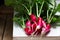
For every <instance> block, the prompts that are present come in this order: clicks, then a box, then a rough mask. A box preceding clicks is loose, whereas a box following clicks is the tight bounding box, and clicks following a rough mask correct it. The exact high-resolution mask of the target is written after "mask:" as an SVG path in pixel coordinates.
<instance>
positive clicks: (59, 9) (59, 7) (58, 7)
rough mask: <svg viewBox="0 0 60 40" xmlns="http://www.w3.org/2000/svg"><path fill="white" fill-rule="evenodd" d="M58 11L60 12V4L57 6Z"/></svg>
mask: <svg viewBox="0 0 60 40" xmlns="http://www.w3.org/2000/svg"><path fill="white" fill-rule="evenodd" d="M56 10H57V11H59V12H60V4H58V6H57V9H56Z"/></svg>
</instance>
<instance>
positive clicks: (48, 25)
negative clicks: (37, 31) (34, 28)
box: [41, 24, 51, 35]
mask: <svg viewBox="0 0 60 40" xmlns="http://www.w3.org/2000/svg"><path fill="white" fill-rule="evenodd" d="M50 28H51V26H50V24H47V26H46V27H43V28H42V32H41V34H43V35H45V34H46V33H47V32H49V31H50Z"/></svg>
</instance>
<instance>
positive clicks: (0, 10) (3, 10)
mask: <svg viewBox="0 0 60 40" xmlns="http://www.w3.org/2000/svg"><path fill="white" fill-rule="evenodd" d="M12 12H13V8H12V7H7V6H1V7H0V14H3V15H6V14H12Z"/></svg>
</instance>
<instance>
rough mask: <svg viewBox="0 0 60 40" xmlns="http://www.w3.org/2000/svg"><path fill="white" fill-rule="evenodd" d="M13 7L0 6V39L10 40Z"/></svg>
mask: <svg viewBox="0 0 60 40" xmlns="http://www.w3.org/2000/svg"><path fill="white" fill-rule="evenodd" d="M12 16H13V9H12V8H10V7H6V6H1V7H0V40H12V31H13V29H12V28H13V26H12V25H13V24H12V23H13V22H12Z"/></svg>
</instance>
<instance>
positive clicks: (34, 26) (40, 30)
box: [22, 1, 53, 36]
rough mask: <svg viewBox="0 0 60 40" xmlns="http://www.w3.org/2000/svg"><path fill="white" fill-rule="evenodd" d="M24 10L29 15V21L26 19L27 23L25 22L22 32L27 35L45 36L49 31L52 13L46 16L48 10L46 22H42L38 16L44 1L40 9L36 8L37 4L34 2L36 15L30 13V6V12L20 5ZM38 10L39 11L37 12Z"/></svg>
mask: <svg viewBox="0 0 60 40" xmlns="http://www.w3.org/2000/svg"><path fill="white" fill-rule="evenodd" d="M22 5H23V6H24V7H25V8H26V10H27V13H28V15H29V18H30V19H27V21H26V22H25V28H24V31H25V33H26V34H27V35H29V36H30V35H36V36H37V35H41V36H44V35H45V34H47V33H48V32H49V31H50V28H51V25H50V23H51V20H52V18H53V17H52V13H53V11H52V12H51V14H50V15H48V13H49V9H48V10H47V22H46V21H45V20H43V18H42V17H41V16H40V14H41V11H42V7H43V5H44V1H43V2H42V5H41V8H40V9H39V8H38V3H37V2H36V13H37V15H35V14H34V13H32V6H30V10H28V8H27V7H26V6H25V5H24V4H22ZM38 9H39V10H38Z"/></svg>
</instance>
